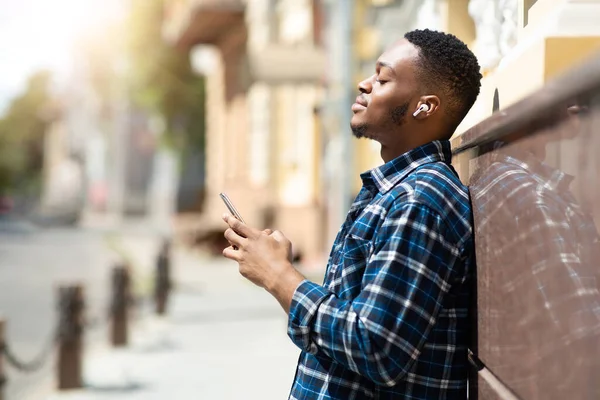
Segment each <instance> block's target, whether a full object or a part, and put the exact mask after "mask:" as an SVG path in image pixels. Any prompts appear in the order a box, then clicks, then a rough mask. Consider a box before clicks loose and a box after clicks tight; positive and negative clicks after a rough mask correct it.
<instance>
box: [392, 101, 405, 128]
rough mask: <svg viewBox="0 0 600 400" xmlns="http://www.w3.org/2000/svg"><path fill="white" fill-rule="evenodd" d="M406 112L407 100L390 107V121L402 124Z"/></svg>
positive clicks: (398, 124)
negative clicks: (392, 107)
mask: <svg viewBox="0 0 600 400" xmlns="http://www.w3.org/2000/svg"><path fill="white" fill-rule="evenodd" d="M407 112H408V102H406V103H404V104H402V105H400V106H398V107H396V108H394V109H392V110H391V111H390V117H391V119H392V122H393V123H394V124H395V125H397V126H400V125H404V123H405V122H406V114H407Z"/></svg>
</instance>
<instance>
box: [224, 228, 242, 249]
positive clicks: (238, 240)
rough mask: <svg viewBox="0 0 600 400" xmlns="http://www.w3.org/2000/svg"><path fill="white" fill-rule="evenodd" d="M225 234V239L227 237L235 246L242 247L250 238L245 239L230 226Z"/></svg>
mask: <svg viewBox="0 0 600 400" xmlns="http://www.w3.org/2000/svg"><path fill="white" fill-rule="evenodd" d="M223 236H225V239H227V241H228V242H229V243H230V244H231V245H232V246H235V247H238V248H239V247H242V246H244V244H246V241H247V240H248V239H245V238H243V237H241V236H240V235H238V234H237V233H236V232H235V231H234V230H233V229H231V228H228V229H227V230H226V231H225V234H224V235H223Z"/></svg>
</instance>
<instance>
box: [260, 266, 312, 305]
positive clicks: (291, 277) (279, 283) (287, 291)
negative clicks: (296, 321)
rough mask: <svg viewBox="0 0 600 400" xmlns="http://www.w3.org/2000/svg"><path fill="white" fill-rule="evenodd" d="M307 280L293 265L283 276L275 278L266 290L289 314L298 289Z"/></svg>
mask: <svg viewBox="0 0 600 400" xmlns="http://www.w3.org/2000/svg"><path fill="white" fill-rule="evenodd" d="M305 279H306V278H305V277H304V276H302V274H301V273H300V272H298V271H297V270H296V268H294V266H293V265H292V264H289V268H286V269H285V272H284V273H283V274H281V275H280V276H279V277H277V278H275V279H274V281H273V282H272V283H271V284H270V285H269V286H268V287H267V288H266V289H267V291H268V292H269V293H271V295H272V296H273V297H275V298H276V299H277V301H278V302H279V304H280V305H281V307H282V308H283V309H284V311H285V312H286V314H287V313H289V312H290V307H291V305H292V297H294V292H295V291H296V288H297V287H298V285H300V283H302V282H303V281H304V280H305Z"/></svg>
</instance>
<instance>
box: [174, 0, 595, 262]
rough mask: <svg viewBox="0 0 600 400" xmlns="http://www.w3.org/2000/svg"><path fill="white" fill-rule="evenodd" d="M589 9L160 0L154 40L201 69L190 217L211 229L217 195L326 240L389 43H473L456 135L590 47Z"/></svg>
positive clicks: (423, 1) (548, 1)
mask: <svg viewBox="0 0 600 400" xmlns="http://www.w3.org/2000/svg"><path fill="white" fill-rule="evenodd" d="M598 16H600V2H590V1H578V0H537V1H535V0H344V1H334V0H246V1H242V0H167V1H166V21H165V25H164V32H165V37H166V39H167V40H169V41H170V42H171V43H173V44H174V45H176V46H178V47H180V48H182V49H185V50H187V51H189V52H190V55H191V57H192V61H193V63H194V65H195V67H196V70H197V72H198V73H199V74H203V75H206V76H207V77H208V86H207V96H208V98H207V104H208V105H207V107H208V118H207V123H208V126H207V143H208V145H207V197H206V199H207V203H206V208H205V210H206V212H205V216H204V219H203V220H202V222H201V224H202V225H203V226H205V227H211V226H215V227H220V226H219V225H217V224H219V223H220V221H219V216H220V214H221V212H222V211H223V210H224V207H223V205H222V204H221V203H220V200H219V198H218V193H219V192H220V191H224V192H227V193H228V194H229V195H230V197H231V198H232V199H233V201H234V202H235V204H236V205H237V206H238V207H239V209H240V211H241V213H242V215H243V216H244V217H245V218H246V219H247V220H248V222H249V223H251V224H253V225H257V226H261V227H263V226H275V227H277V228H279V229H282V230H283V231H284V232H285V233H286V234H288V235H289V236H290V238H291V239H292V241H293V242H294V243H295V244H296V245H297V246H298V248H300V249H301V250H302V251H303V252H305V253H307V254H309V255H312V254H317V253H319V252H322V251H323V250H327V247H328V244H329V243H330V242H331V241H332V239H333V235H334V234H335V232H336V231H337V229H338V227H339V224H340V223H341V222H342V219H343V218H344V214H345V212H346V210H347V206H348V205H349V203H350V201H351V200H352V198H353V196H354V195H355V194H356V193H357V192H358V190H359V189H360V184H361V183H360V179H359V174H360V173H361V172H363V171H365V170H367V169H370V168H372V167H374V166H377V165H379V164H380V163H381V160H380V157H379V146H378V144H377V143H374V142H372V141H367V140H361V141H356V140H354V139H353V138H352V136H351V133H350V130H349V128H348V124H349V119H350V116H351V114H350V110H349V108H350V105H351V104H352V102H353V101H354V97H355V96H356V94H357V93H358V91H357V89H356V85H357V83H358V82H359V81H360V80H361V79H364V77H367V76H369V75H371V74H372V73H373V71H374V65H375V61H376V59H377V57H378V56H379V55H380V54H381V53H382V52H383V51H384V50H385V49H386V48H387V47H388V46H390V45H391V44H392V43H394V41H396V40H397V39H399V38H401V37H402V36H403V35H404V33H405V32H407V31H410V30H412V29H416V28H430V29H434V30H442V31H446V32H449V33H452V34H455V35H456V36H458V37H459V38H460V39H462V40H463V41H464V42H465V43H467V44H468V45H469V46H470V47H471V48H472V49H473V50H474V52H475V53H476V55H477V56H478V58H479V60H480V64H481V66H482V70H483V71H482V72H483V75H484V80H483V83H482V92H481V95H480V97H479V99H478V101H477V103H476V104H475V106H474V107H473V109H472V110H471V112H470V113H469V115H468V116H467V118H466V119H465V121H464V122H463V124H461V126H460V127H459V129H458V131H457V134H460V133H461V132H463V131H465V130H466V129H467V128H469V127H471V126H473V125H474V124H476V123H478V122H480V121H481V120H483V119H485V118H486V117H488V116H489V115H491V114H492V112H493V111H494V110H497V109H498V108H503V107H506V106H508V105H510V104H512V103H514V102H516V101H518V100H519V99H522V98H523V97H524V96H526V95H527V94H529V93H531V92H532V91H534V90H536V89H538V88H540V87H541V86H542V85H543V84H544V83H545V82H547V81H548V80H549V79H552V78H553V77H554V76H556V75H557V74H560V73H561V72H562V71H564V70H566V69H568V68H569V67H571V66H573V65H575V64H577V63H578V62H580V61H582V60H583V59H584V58H586V57H587V56H589V55H590V54H591V53H593V52H595V51H596V50H597V49H598V47H599V46H600V28H598V27H597V25H596V24H595V20H596V18H597V17H598ZM324 49H325V50H326V51H324ZM199 223H200V222H199Z"/></svg>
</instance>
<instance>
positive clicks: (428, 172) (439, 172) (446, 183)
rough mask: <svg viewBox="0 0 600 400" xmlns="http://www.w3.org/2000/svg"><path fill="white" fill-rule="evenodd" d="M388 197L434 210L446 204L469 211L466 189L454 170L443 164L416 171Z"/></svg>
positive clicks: (431, 164)
mask: <svg viewBox="0 0 600 400" xmlns="http://www.w3.org/2000/svg"><path fill="white" fill-rule="evenodd" d="M390 194H391V196H392V197H394V198H395V199H396V201H397V202H407V201H412V202H416V203H420V204H423V205H425V206H428V207H430V208H432V209H434V210H437V209H439V208H443V209H445V208H446V206H447V205H448V203H452V204H456V205H459V206H462V207H464V208H466V209H467V210H470V201H469V189H468V187H467V186H466V185H465V184H463V183H462V182H461V181H460V179H459V178H458V176H457V175H456V173H455V171H454V169H453V168H452V167H451V166H450V165H448V164H446V163H444V162H435V163H429V164H425V165H422V166H420V167H418V168H416V169H415V170H414V171H412V172H411V173H410V174H408V175H407V176H406V178H405V179H403V180H402V181H401V182H399V183H398V185H396V186H395V187H394V188H393V189H392V190H391V193H390Z"/></svg>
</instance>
